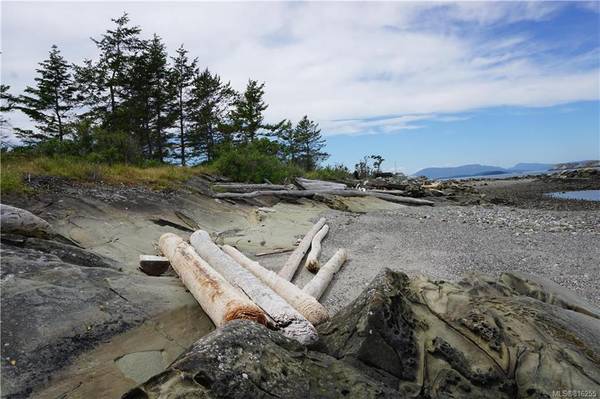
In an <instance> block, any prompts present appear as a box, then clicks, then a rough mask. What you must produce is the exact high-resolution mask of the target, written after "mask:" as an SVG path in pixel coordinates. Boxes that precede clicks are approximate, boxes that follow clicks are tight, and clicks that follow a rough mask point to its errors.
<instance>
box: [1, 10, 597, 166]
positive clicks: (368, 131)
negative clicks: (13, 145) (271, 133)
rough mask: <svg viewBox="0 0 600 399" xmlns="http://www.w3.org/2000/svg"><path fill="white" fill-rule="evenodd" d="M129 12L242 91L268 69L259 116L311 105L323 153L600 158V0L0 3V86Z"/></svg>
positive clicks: (406, 162) (464, 159)
mask: <svg viewBox="0 0 600 399" xmlns="http://www.w3.org/2000/svg"><path fill="white" fill-rule="evenodd" d="M124 11H126V12H128V13H129V16H130V18H131V20H132V23H134V24H136V25H139V26H141V28H142V33H143V36H145V37H150V36H151V35H152V34H153V33H158V34H159V35H160V36H161V37H162V38H163V39H164V40H165V42H166V44H167V46H168V48H169V50H170V52H171V53H174V50H175V49H176V48H177V47H179V45H180V44H184V45H185V47H186V48H188V49H189V51H190V54H192V55H194V56H197V57H198V59H199V63H200V65H201V66H203V67H208V68H209V69H210V70H211V71H213V72H216V73H218V74H220V75H221V77H222V78H223V79H224V80H226V81H231V83H232V85H233V86H234V87H235V88H236V89H238V90H242V89H243V88H244V87H245V84H246V82H247V80H248V79H249V78H252V79H257V80H260V81H264V82H265V83H266V101H267V103H268V104H269V108H268V109H267V111H266V119H267V120H268V121H272V122H275V121H279V120H281V119H283V118H289V119H291V120H292V121H297V120H299V119H300V118H301V117H302V116H303V115H308V117H309V118H311V119H313V120H315V121H316V122H318V123H319V125H320V127H321V129H322V133H323V135H324V136H325V137H326V139H327V143H328V144H327V151H328V152H329V153H330V154H331V157H330V158H329V159H328V160H327V162H328V163H331V164H333V163H343V164H345V165H347V166H349V167H353V165H354V164H355V163H356V162H357V161H358V160H359V159H361V158H362V157H363V156H364V155H371V154H380V155H382V156H383V157H384V158H385V160H386V161H385V162H384V164H383V167H384V169H386V170H397V171H402V172H405V173H413V172H415V171H417V170H419V169H421V168H424V167H429V166H457V165H462V164H470V163H482V164H491V165H497V166H512V165H513V164H515V163H517V162H543V163H554V162H566V161H573V160H584V159H598V158H600V2H547V1H543V2H541V1H537V2H459V3H454V2H381V3H380V2H327V3H324V2H320V3H319V2H241V3H231V2H210V3H209V2H169V3H164V2H148V1H145V2H106V1H105V2H102V3H96V2H60V3H59V2H10V1H2V3H1V12H2V29H1V33H2V66H1V78H2V82H3V83H4V84H8V85H10V86H11V91H12V92H13V93H18V92H20V91H22V90H23V89H24V88H25V87H26V86H27V85H30V84H32V83H33V79H34V77H35V68H36V64H37V63H38V62H40V61H42V60H43V59H44V58H45V57H46V56H47V53H48V50H49V48H50V46H51V45H52V44H56V45H58V46H59V48H60V49H61V51H62V52H63V55H64V56H65V57H66V58H67V59H68V60H69V61H71V62H73V63H80V62H81V61H82V60H83V59H84V58H94V57H95V56H96V55H97V51H96V49H95V46H94V44H93V43H92V41H91V40H90V37H99V36H100V35H101V34H102V33H103V31H105V30H106V29H108V28H110V27H111V22H110V19H111V18H116V17H118V16H120V15H121V14H122V13H123V12H124ZM10 121H11V123H12V125H14V126H24V125H27V126H29V125H28V123H29V122H27V120H26V119H25V118H24V116H22V115H18V114H13V115H10Z"/></svg>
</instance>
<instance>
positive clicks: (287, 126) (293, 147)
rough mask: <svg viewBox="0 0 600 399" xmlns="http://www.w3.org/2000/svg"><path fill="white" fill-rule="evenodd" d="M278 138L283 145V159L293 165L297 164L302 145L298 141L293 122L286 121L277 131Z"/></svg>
mask: <svg viewBox="0 0 600 399" xmlns="http://www.w3.org/2000/svg"><path fill="white" fill-rule="evenodd" d="M275 135H276V137H277V138H278V139H279V141H280V143H281V147H282V150H283V156H282V158H283V159H285V160H286V161H288V162H291V163H294V164H295V163H297V160H298V155H299V153H300V143H299V142H298V141H297V140H296V130H295V129H294V126H293V125H292V121H290V120H284V121H283V122H282V123H280V124H279V126H278V128H277V130H276V131H275Z"/></svg>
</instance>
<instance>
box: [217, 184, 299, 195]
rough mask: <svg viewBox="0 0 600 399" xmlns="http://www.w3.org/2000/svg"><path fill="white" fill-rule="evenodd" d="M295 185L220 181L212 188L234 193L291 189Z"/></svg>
mask: <svg viewBox="0 0 600 399" xmlns="http://www.w3.org/2000/svg"><path fill="white" fill-rule="evenodd" d="M293 187H294V186H293V185H283V184H244V183H218V184H213V185H212V188H213V189H214V190H219V191H228V192H232V193H249V192H252V191H263V190H290V189H291V188H293Z"/></svg>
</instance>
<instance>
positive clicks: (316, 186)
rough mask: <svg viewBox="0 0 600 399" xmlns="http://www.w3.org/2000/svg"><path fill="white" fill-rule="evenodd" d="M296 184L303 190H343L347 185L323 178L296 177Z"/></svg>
mask: <svg viewBox="0 0 600 399" xmlns="http://www.w3.org/2000/svg"><path fill="white" fill-rule="evenodd" d="M296 184H297V185H298V186H300V187H302V189H304V190H345V189H346V188H347V186H346V185H345V184H344V183H336V182H332V181H325V180H313V179H303V178H301V177H298V178H296Z"/></svg>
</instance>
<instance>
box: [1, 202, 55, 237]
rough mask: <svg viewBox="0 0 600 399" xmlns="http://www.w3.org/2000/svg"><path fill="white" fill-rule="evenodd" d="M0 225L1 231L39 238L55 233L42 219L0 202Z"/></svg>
mask: <svg viewBox="0 0 600 399" xmlns="http://www.w3.org/2000/svg"><path fill="white" fill-rule="evenodd" d="M0 225H1V226H2V233H11V234H20V235H23V236H27V237H40V238H49V237H51V236H53V235H54V234H55V233H54V230H53V229H52V227H51V226H50V224H49V223H48V222H46V221H45V220H44V219H42V218H40V217H38V216H35V215H34V214H33V213H31V212H29V211H26V210H25V209H21V208H16V207H14V206H10V205H4V204H0Z"/></svg>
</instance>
